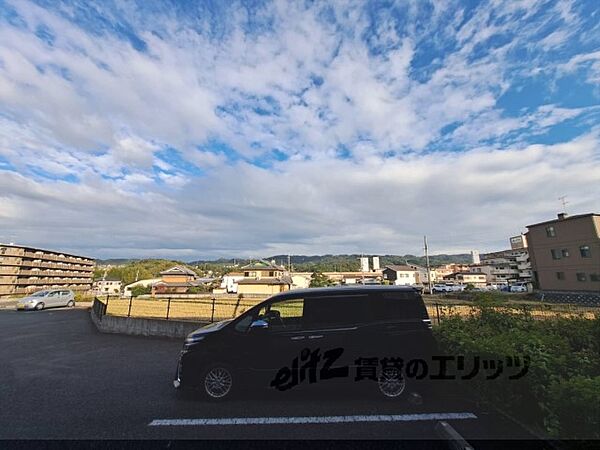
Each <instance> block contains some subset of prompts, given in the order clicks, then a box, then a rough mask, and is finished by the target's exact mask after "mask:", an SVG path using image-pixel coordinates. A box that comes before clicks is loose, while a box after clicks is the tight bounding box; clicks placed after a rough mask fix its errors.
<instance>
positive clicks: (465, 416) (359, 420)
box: [0, 308, 541, 448]
mask: <svg viewBox="0 0 600 450" xmlns="http://www.w3.org/2000/svg"><path fill="white" fill-rule="evenodd" d="M0 337H1V342H2V344H1V347H0V361H2V363H1V364H0V380H1V383H0V404H1V405H3V407H2V408H0V424H1V426H0V439H213V438H218V439H255V438H260V439H297V438H298V439H436V438H438V435H437V433H436V432H435V429H434V428H435V425H436V424H437V422H438V420H439V419H440V418H444V417H446V418H449V419H448V420H447V421H448V422H449V423H450V424H451V425H452V426H453V427H454V428H455V429H456V430H457V431H458V432H459V433H460V434H461V435H462V436H463V437H464V438H465V439H467V440H468V441H471V440H473V441H479V440H481V439H494V438H503V439H507V438H514V439H533V436H532V435H531V434H529V433H528V432H527V431H525V430H524V429H522V428H521V427H519V426H518V425H517V424H515V423H514V422H512V421H511V420H510V419H508V418H506V417H504V416H501V415H499V414H497V413H494V412H492V411H486V410H485V409H481V408H478V407H476V406H475V405H474V404H473V403H472V402H469V401H466V400H465V399H462V398H458V397H457V396H456V395H452V394H451V393H450V394H448V396H446V397H443V398H442V397H440V398H435V399H427V398H425V401H424V403H423V404H422V405H420V406H415V405H410V404H407V403H406V402H398V401H391V402H390V401H383V400H381V399H379V398H376V397H371V396H369V395H366V394H364V393H357V394H353V393H352V392H347V391H340V392H335V391H334V392H331V390H330V389H315V391H314V392H311V393H306V392H301V391H299V392H293V391H292V392H286V393H275V392H267V391H264V392H263V391H256V392H245V393H243V394H242V395H241V396H239V397H237V398H235V399H232V400H230V401H227V402H225V403H213V402H205V401H202V400H201V399H199V398H197V397H194V396H185V397H181V396H180V395H178V394H177V393H176V391H175V390H174V389H173V387H172V384H171V383H172V378H173V374H174V370H175V364H176V360H177V356H178V353H179V350H180V348H181V344H182V342H181V340H173V339H159V338H147V337H134V336H122V335H108V334H101V333H99V332H98V331H97V330H96V328H95V327H94V325H93V324H92V322H91V321H90V318H89V311H87V310H85V309H79V308H76V309H55V310H45V311H39V312H38V311H33V312H17V311H14V310H2V311H0ZM538 444H540V445H541V443H540V442H538ZM482 446H483V447H490V446H493V444H492V443H491V442H490V443H489V445H487V444H486V443H485V442H481V443H480V444H479V445H478V446H477V447H482ZM498 448H499V447H498Z"/></svg>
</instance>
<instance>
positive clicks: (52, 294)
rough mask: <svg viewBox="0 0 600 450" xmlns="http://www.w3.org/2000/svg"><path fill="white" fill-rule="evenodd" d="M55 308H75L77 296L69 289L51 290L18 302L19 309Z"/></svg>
mask: <svg viewBox="0 0 600 450" xmlns="http://www.w3.org/2000/svg"><path fill="white" fill-rule="evenodd" d="M55 306H68V307H69V308H72V307H73V306H75V294H74V293H73V291H71V290H69V289H50V290H46V291H38V292H36V293H34V294H31V295H29V296H27V297H24V298H22V299H20V300H19V301H18V302H17V309H35V310H38V311H39V310H41V309H44V308H52V307H55Z"/></svg>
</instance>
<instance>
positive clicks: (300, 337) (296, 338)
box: [290, 336, 306, 341]
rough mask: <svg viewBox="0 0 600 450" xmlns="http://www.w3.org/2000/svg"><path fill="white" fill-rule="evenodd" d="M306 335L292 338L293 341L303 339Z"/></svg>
mask: <svg viewBox="0 0 600 450" xmlns="http://www.w3.org/2000/svg"><path fill="white" fill-rule="evenodd" d="M305 337H306V336H292V337H291V338H290V339H291V340H292V341H301V340H302V339H304V338H305Z"/></svg>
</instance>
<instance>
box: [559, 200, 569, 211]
mask: <svg viewBox="0 0 600 450" xmlns="http://www.w3.org/2000/svg"><path fill="white" fill-rule="evenodd" d="M558 199H559V200H560V203H561V204H562V209H563V213H565V214H566V213H567V203H569V202H568V201H567V196H566V195H563V196H562V197H558Z"/></svg>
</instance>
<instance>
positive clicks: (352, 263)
mask: <svg viewBox="0 0 600 450" xmlns="http://www.w3.org/2000/svg"><path fill="white" fill-rule="evenodd" d="M360 257H361V255H358V254H353V255H311V256H306V255H291V256H290V262H291V264H292V267H293V269H294V270H296V271H313V270H319V271H322V272H330V271H355V270H359V269H360ZM264 259H265V260H267V261H272V260H274V261H275V262H276V263H277V264H281V265H285V266H286V267H287V264H288V255H274V256H269V257H266V258H264ZM429 261H430V264H431V265H432V266H440V265H443V264H450V263H459V264H462V263H469V262H471V256H470V255H469V254H457V255H431V256H430V257H429ZM247 262H249V260H245V259H218V260H213V261H193V262H190V263H189V264H191V265H198V266H201V265H214V264H222V265H233V264H238V265H243V264H246V263H247ZM406 263H412V264H417V265H422V266H424V265H425V257H424V256H415V255H403V256H402V255H383V256H380V257H379V264H380V266H381V267H385V266H386V265H388V264H406ZM369 264H372V259H371V258H370V257H369Z"/></svg>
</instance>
